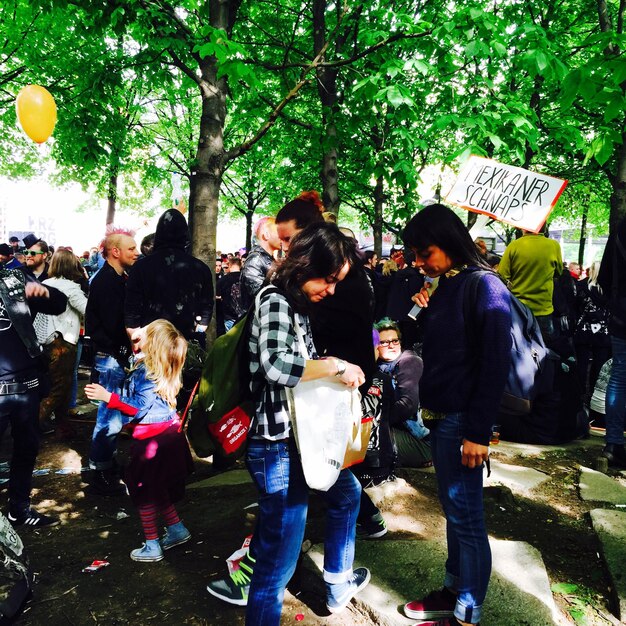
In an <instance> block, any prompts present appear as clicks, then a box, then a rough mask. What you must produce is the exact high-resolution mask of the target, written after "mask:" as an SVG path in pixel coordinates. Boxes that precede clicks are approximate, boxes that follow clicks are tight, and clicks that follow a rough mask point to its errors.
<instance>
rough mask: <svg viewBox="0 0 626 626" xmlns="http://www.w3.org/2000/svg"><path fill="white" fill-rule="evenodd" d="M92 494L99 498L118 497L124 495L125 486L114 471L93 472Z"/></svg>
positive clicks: (91, 481)
mask: <svg viewBox="0 0 626 626" xmlns="http://www.w3.org/2000/svg"><path fill="white" fill-rule="evenodd" d="M90 483H91V485H90V489H89V491H90V493H93V494H95V495H98V496H117V495H120V494H122V493H124V489H125V487H124V484H123V483H122V482H121V481H120V479H119V478H118V477H117V476H116V475H115V472H114V470H112V469H107V470H93V471H92V472H91V480H90Z"/></svg>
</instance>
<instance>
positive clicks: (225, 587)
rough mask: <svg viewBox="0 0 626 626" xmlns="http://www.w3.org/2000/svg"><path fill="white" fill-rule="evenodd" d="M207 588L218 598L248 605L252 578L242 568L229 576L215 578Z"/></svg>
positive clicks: (240, 604)
mask: <svg viewBox="0 0 626 626" xmlns="http://www.w3.org/2000/svg"><path fill="white" fill-rule="evenodd" d="M206 590H207V591H208V592H209V593H210V594H211V595H212V596H215V597H216V598H219V599H220V600H223V601H224V602H228V604H235V605H237V606H247V604H248V594H249V593H250V578H249V577H248V576H247V575H246V574H245V572H242V571H241V570H240V569H238V570H236V571H235V572H233V573H232V574H231V575H230V576H228V578H220V579H219V580H213V581H211V582H210V583H209V584H208V585H207V588H206Z"/></svg>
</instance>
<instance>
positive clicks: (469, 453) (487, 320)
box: [403, 204, 511, 626]
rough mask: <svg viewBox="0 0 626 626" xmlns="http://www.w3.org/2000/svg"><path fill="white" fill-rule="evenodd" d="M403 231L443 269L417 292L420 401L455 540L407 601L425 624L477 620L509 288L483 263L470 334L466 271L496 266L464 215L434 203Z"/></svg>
mask: <svg viewBox="0 0 626 626" xmlns="http://www.w3.org/2000/svg"><path fill="white" fill-rule="evenodd" d="M403 239H404V243H405V244H406V245H407V246H409V247H410V248H411V249H412V250H413V252H414V253H415V255H416V264H417V266H418V267H419V268H420V269H421V270H422V271H423V272H424V274H426V276H429V277H432V278H434V277H439V284H438V287H437V289H436V291H435V292H434V293H432V295H431V296H430V297H429V295H428V292H427V291H426V290H425V289H422V291H420V293H419V294H417V295H416V296H414V301H415V302H417V303H418V304H419V305H421V306H427V307H428V313H429V314H428V316H427V317H426V319H425V320H424V325H425V327H424V343H423V350H422V358H423V361H424V373H423V376H422V379H421V382H420V403H421V406H422V417H423V419H424V423H425V424H426V425H427V426H428V427H429V428H430V430H431V446H432V457H433V463H434V465H435V471H436V475H437V485H438V492H439V500H440V502H441V505H442V508H443V511H444V514H445V517H446V524H447V541H448V559H447V561H446V574H445V578H444V586H443V589H441V590H438V591H434V592H432V593H430V594H429V595H428V596H426V597H425V598H423V599H421V600H417V601H414V602H410V603H409V604H407V605H406V606H405V613H406V615H407V616H408V617H411V618H414V619H418V620H423V622H426V623H428V624H435V623H436V624H441V625H442V626H443V625H445V626H453V625H454V626H456V625H458V624H462V625H467V624H478V623H479V622H480V616H481V611H482V604H483V601H484V599H485V595H486V593H487V585H488V583H489V577H490V575H491V551H490V549H489V542H488V539H487V530H486V528H485V522H484V514H483V496H482V490H483V464H484V463H485V462H486V461H487V459H488V453H489V447H488V446H489V439H490V435H491V427H492V424H493V422H494V421H495V419H496V415H497V413H498V406H499V404H500V399H501V396H502V392H503V390H504V386H505V383H506V380H507V375H508V370H509V367H510V361H511V357H510V353H511V310H510V297H509V293H508V291H507V289H506V287H505V286H504V284H503V283H502V281H501V280H500V279H499V278H498V276H497V275H496V274H495V273H493V272H491V271H487V272H485V273H484V275H483V276H482V277H481V279H480V282H479V284H478V289H477V297H476V302H474V303H472V306H473V308H474V309H475V310H474V312H473V315H472V317H473V320H472V325H471V326H472V328H473V331H472V333H473V335H472V336H471V337H470V336H469V335H468V324H466V323H465V320H464V318H463V311H464V308H465V306H464V304H465V297H466V294H465V286H466V281H467V278H468V276H469V275H470V274H471V273H472V272H475V271H477V270H485V269H487V270H489V268H488V266H486V264H485V262H484V260H483V259H482V257H480V255H479V253H478V250H477V248H476V246H475V245H474V242H473V241H472V239H471V237H470V235H469V232H468V231H467V228H466V227H465V225H464V224H463V222H462V221H461V220H460V219H459V217H458V216H457V215H456V214H455V213H454V212H453V211H452V210H451V209H449V208H448V207H446V206H444V205H441V204H434V205H430V206H428V207H426V208H425V209H423V210H422V211H420V212H419V213H417V215H415V216H414V217H413V218H412V219H411V220H410V221H409V223H408V224H407V226H406V228H405V230H404V233H403ZM436 620H441V621H436ZM420 623H422V622H420Z"/></svg>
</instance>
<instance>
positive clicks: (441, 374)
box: [420, 268, 511, 445]
mask: <svg viewBox="0 0 626 626" xmlns="http://www.w3.org/2000/svg"><path fill="white" fill-rule="evenodd" d="M473 270H474V268H468V269H467V270H465V271H463V272H461V273H459V274H457V275H456V276H454V277H452V278H446V277H444V276H442V277H441V278H440V279H439V286H438V288H437V290H436V291H435V292H434V293H433V295H432V296H431V299H430V302H429V306H428V310H427V313H428V314H427V315H426V316H425V317H426V319H425V320H424V345H423V351H422V357H423V360H424V374H423V376H422V380H421V383H420V404H421V405H422V406H423V407H425V408H427V409H430V410H431V411H436V412H440V413H456V412H465V413H466V414H467V415H466V419H465V420H464V423H463V430H462V434H463V437H464V438H466V439H468V440H469V441H472V442H474V443H480V444H484V445H488V443H489V436H490V433H491V426H492V424H493V423H494V422H495V421H496V418H497V414H498V407H499V405H500V399H501V397H502V392H503V391H504V386H505V383H506V380H507V376H508V372H509V367H510V363H511V305H510V302H511V301H510V297H509V292H508V290H507V288H506V287H505V286H504V284H503V283H502V281H501V280H500V278H498V276H497V274H495V273H494V274H493V275H491V274H486V275H485V276H484V277H483V278H482V279H481V281H480V283H479V285H478V294H477V295H478V297H477V301H478V302H477V307H478V310H477V315H476V317H475V321H474V324H475V325H476V328H475V329H474V330H475V332H476V333H477V334H478V337H473V338H472V340H471V341H470V340H469V338H468V335H467V333H468V331H469V329H468V327H467V325H466V324H465V320H464V318H463V302H464V288H465V285H466V282H467V281H466V279H467V275H468V273H469V272H471V271H473ZM473 346H474V347H475V346H478V353H476V349H475V348H472V347H473Z"/></svg>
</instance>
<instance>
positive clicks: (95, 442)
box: [89, 354, 126, 470]
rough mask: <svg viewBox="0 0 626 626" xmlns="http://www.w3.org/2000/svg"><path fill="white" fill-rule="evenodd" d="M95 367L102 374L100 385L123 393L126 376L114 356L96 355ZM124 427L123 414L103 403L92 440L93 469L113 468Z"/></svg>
mask: <svg viewBox="0 0 626 626" xmlns="http://www.w3.org/2000/svg"><path fill="white" fill-rule="evenodd" d="M94 367H95V368H96V370H98V373H99V374H100V379H99V382H100V384H101V385H102V386H103V387H104V388H105V389H106V390H107V391H110V392H111V393H117V394H119V393H121V391H122V385H123V384H124V379H125V377H126V374H125V372H124V368H123V367H122V366H121V365H120V364H119V363H118V362H117V361H116V360H115V359H114V358H113V357H112V356H108V355H102V354H96V356H95V359H94ZM123 425H124V421H123V418H122V414H121V413H120V412H119V411H117V410H113V409H108V408H107V405H106V403H105V402H101V403H100V406H99V407H98V416H97V417H96V425H95V427H94V429H93V435H92V438H91V451H90V452H89V467H91V469H95V470H106V469H110V468H111V467H113V457H114V456H115V448H116V446H117V435H118V434H119V432H120V430H122V426H123Z"/></svg>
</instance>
